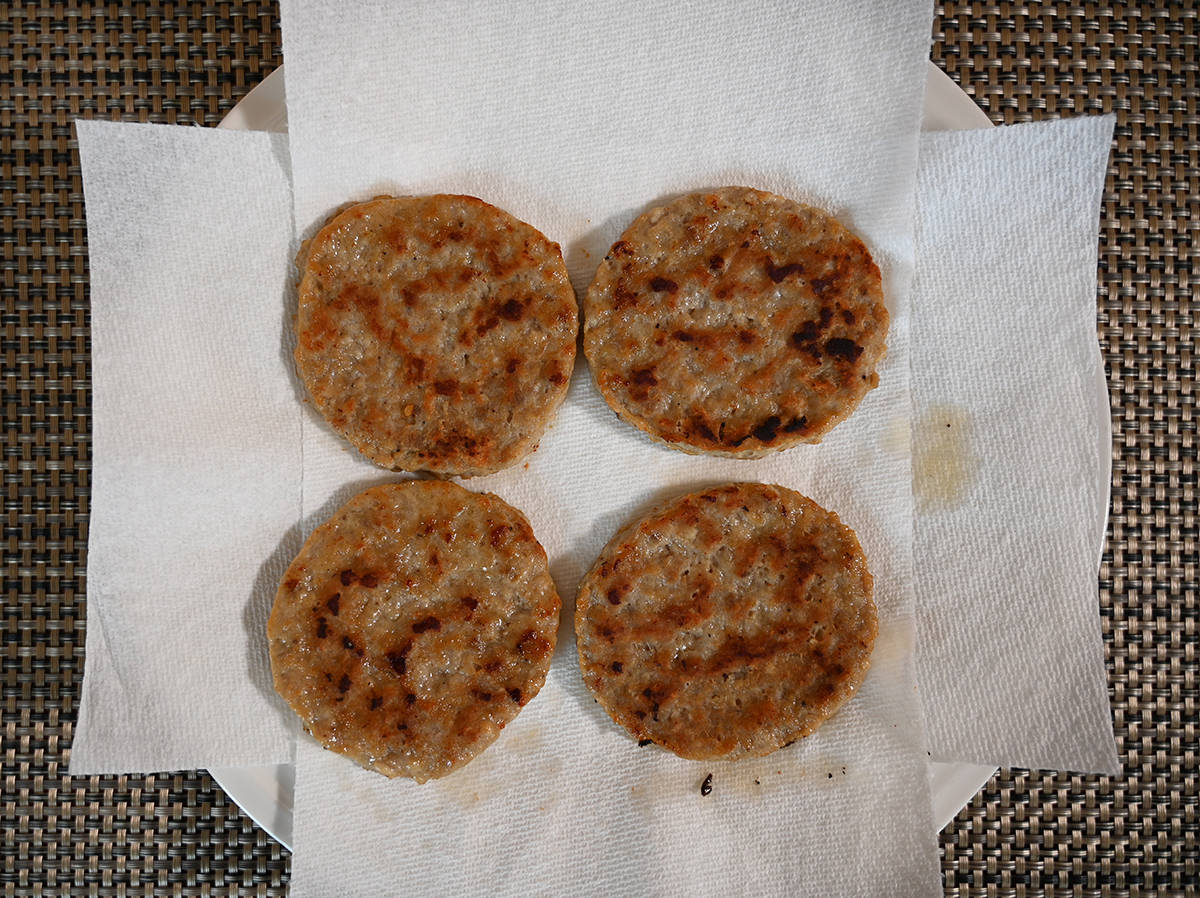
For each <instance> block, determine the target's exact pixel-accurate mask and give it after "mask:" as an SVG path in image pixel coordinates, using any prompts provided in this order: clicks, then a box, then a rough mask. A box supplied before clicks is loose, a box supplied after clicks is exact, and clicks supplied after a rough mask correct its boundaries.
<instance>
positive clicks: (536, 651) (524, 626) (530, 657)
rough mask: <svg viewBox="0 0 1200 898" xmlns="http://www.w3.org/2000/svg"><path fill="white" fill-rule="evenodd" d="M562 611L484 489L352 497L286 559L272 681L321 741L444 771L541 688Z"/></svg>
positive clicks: (443, 486) (514, 520) (406, 487)
mask: <svg viewBox="0 0 1200 898" xmlns="http://www.w3.org/2000/svg"><path fill="white" fill-rule="evenodd" d="M559 607H560V602H559V598H558V594H557V592H555V589H554V583H553V581H551V579H550V573H549V570H548V567H547V563H546V553H545V552H544V551H543V550H542V547H541V546H540V545H539V544H538V542H537V540H536V539H535V538H534V535H533V531H532V530H531V529H530V526H529V522H528V521H527V520H525V516H524V515H522V514H521V513H520V512H519V511H517V510H516V509H515V508H513V507H511V506H510V505H507V504H506V503H504V502H503V501H501V500H500V499H499V498H497V497H496V496H493V495H490V494H488V493H472V492H468V491H467V490H464V489H463V488H462V487H460V486H457V485H455V484H453V483H445V482H441V481H408V482H404V483H393V484H388V485H386V486H377V487H374V488H372V489H369V490H366V491H365V492H362V493H359V494H358V495H357V496H355V497H354V498H353V499H351V500H350V501H349V502H347V503H346V504H345V505H344V506H342V508H340V509H339V510H338V511H337V512H336V513H335V514H334V515H333V517H331V518H330V519H329V520H328V521H327V522H326V523H324V524H322V525H321V526H320V527H318V528H317V529H316V530H315V531H313V534H312V536H310V537H309V538H308V541H307V542H306V543H305V544H304V548H303V549H301V550H300V554H299V555H298V556H297V557H296V560H295V561H293V562H292V564H291V567H289V568H288V570H287V573H286V574H284V577H283V582H282V584H281V585H280V587H279V592H278V594H277V595H276V597H275V606H274V608H273V609H272V610H271V618H270V621H269V623H268V625H267V635H268V638H269V640H270V650H271V669H272V671H273V673H274V676H275V688H276V689H277V690H278V691H279V694H280V695H282V696H283V697H284V698H285V699H287V701H288V703H289V704H290V705H291V706H292V708H293V709H294V710H295V711H296V713H297V714H299V715H300V718H301V719H302V720H303V721H304V725H305V727H306V728H307V729H308V731H309V732H310V733H312V734H313V736H315V737H316V738H317V739H319V740H320V741H321V742H322V743H323V744H324V745H325V747H326V748H329V749H331V750H333V751H337V752H340V753H342V754H344V755H346V756H348V757H350V758H351V759H353V760H354V761H356V762H357V763H359V764H361V765H362V766H363V767H367V768H370V769H371V770H376V771H378V772H379V773H383V774H386V775H387V776H408V777H412V778H413V779H415V780H416V781H417V782H424V781H425V780H427V779H430V778H433V777H439V776H445V775H446V774H447V773H450V772H451V771H452V770H454V769H456V768H457V767H460V766H462V765H463V764H465V763H467V762H468V761H470V760H471V759H472V758H473V757H475V756H476V755H477V754H479V753H480V752H481V751H483V750H484V749H485V748H487V747H488V746H489V745H491V744H492V742H493V741H494V740H495V739H496V737H497V736H498V735H499V734H500V730H501V729H502V728H503V727H504V726H505V724H507V723H508V722H509V721H511V720H512V719H513V718H514V717H516V716H517V713H518V712H519V711H520V710H521V708H522V707H523V706H524V705H525V704H526V703H527V702H528V701H529V700H530V699H532V698H533V697H534V696H535V695H537V693H538V690H539V689H541V688H542V683H543V682H545V679H546V671H547V670H548V669H549V667H550V657H551V655H552V654H553V653H554V642H555V636H556V634H557V626H558V612H559Z"/></svg>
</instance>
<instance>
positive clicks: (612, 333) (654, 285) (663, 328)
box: [583, 187, 888, 458]
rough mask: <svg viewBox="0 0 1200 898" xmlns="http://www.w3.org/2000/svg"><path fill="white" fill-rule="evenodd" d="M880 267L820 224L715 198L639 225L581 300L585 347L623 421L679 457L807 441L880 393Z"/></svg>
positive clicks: (824, 218) (693, 200) (744, 194)
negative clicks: (876, 391)
mask: <svg viewBox="0 0 1200 898" xmlns="http://www.w3.org/2000/svg"><path fill="white" fill-rule="evenodd" d="M887 329H888V313H887V308H886V307H885V306H884V303H883V290H882V286H881V281H880V274H879V268H878V267H877V266H876V265H875V263H874V261H872V259H871V255H870V253H869V252H868V251H867V248H866V247H865V246H864V245H863V242H862V241H861V240H859V239H858V238H857V237H856V236H854V234H852V233H851V232H850V231H848V230H847V229H846V228H845V227H844V226H843V225H842V224H841V223H839V222H838V221H837V220H836V219H834V218H833V217H831V216H829V215H827V214H826V213H824V212H821V211H820V210H818V209H813V208H811V207H808V206H804V205H801V204H799V203H796V202H793V201H792V200H788V199H785V198H784V197H781V196H776V195H774V194H770V193H764V192H762V191H760V190H753V189H751V188H748V187H726V188H723V189H721V190H716V191H713V192H711V193H695V194H690V195H688V196H684V197H681V198H680V199H677V200H675V201H674V202H671V203H669V204H667V205H666V206H662V207H660V208H657V209H652V210H651V211H649V212H647V213H646V214H645V215H642V216H641V217H640V218H638V219H637V220H636V221H634V222H633V224H632V225H630V226H629V229H628V230H627V231H626V232H625V233H624V234H623V235H621V239H620V240H618V241H617V242H616V243H615V244H613V246H612V249H610V250H609V252H608V255H607V256H605V258H604V261H603V262H602V263H601V265H600V267H599V270H598V271H597V272H596V278H595V280H594V281H593V282H592V285H591V287H590V288H589V289H588V293H587V298H586V300H585V301H584V328H583V349H584V353H585V354H586V355H587V358H588V361H589V363H590V364H591V367H592V373H593V376H594V377H595V380H596V385H597V386H598V387H599V389H600V392H601V393H602V394H603V395H604V398H605V400H606V401H607V402H608V404H609V405H610V406H612V408H613V409H614V410H615V411H616V412H617V414H618V415H620V416H621V417H622V418H623V419H625V420H626V421H628V422H629V423H630V424H633V425H634V426H635V427H638V428H640V429H641V430H644V431H646V432H647V433H648V434H650V436H652V437H654V438H656V439H658V440H661V441H664V442H666V443H667V444H668V445H671V446H674V447H676V448H678V449H682V450H683V451H685V452H692V453H705V454H712V455H726V456H733V457H737V458H756V457H759V456H763V455H766V454H768V453H770V452H772V451H775V450H779V449H784V448H787V447H788V446H794V445H796V444H797V443H802V442H807V443H816V442H820V440H821V437H822V436H823V435H824V434H825V433H826V432H828V431H829V430H830V428H832V427H833V426H834V425H835V424H837V423H838V422H839V421H842V420H843V419H845V418H846V417H848V416H849V415H850V413H851V412H853V411H854V409H855V408H856V407H857V406H858V404H859V402H860V401H861V400H862V398H863V396H864V395H866V393H867V392H868V391H870V390H871V389H873V388H874V387H875V386H876V384H877V383H878V381H879V379H878V375H877V373H876V370H875V369H876V366H877V365H878V364H879V362H880V360H881V359H882V358H883V356H884V353H885V352H886V349H887V347H886V339H887Z"/></svg>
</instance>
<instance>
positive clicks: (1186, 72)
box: [933, 3, 1200, 896]
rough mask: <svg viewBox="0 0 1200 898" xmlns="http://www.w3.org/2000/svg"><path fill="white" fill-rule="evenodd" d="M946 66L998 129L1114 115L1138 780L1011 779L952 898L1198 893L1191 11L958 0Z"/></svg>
mask: <svg viewBox="0 0 1200 898" xmlns="http://www.w3.org/2000/svg"><path fill="white" fill-rule="evenodd" d="M939 13H940V14H939V17H938V21H937V22H936V23H935V26H934V50H933V57H934V60H935V61H936V62H937V63H938V64H939V65H940V66H941V67H942V68H943V69H944V70H945V71H946V72H947V73H948V74H949V75H950V76H951V77H952V78H954V80H955V81H957V82H958V83H959V84H960V85H961V86H962V87H963V88H964V89H966V91H967V92H968V93H969V94H971V95H972V96H973V97H974V98H975V101H976V102H977V103H978V104H979V105H980V106H982V107H983V109H984V110H985V111H986V112H987V113H988V115H989V116H990V117H991V119H992V121H993V122H996V123H1002V122H1003V123H1012V122H1021V121H1030V120H1038V119H1043V118H1051V117H1056V116H1063V115H1077V114H1083V113H1096V112H1116V113H1117V127H1116V149H1115V151H1114V154H1113V156H1112V159H1111V160H1110V169H1109V176H1108V180H1107V183H1106V187H1105V196H1104V203H1103V207H1102V213H1101V215H1102V221H1101V232H1100V271H1099V316H1098V327H1099V334H1100V344H1101V349H1102V351H1103V353H1104V356H1105V361H1106V364H1107V366H1108V380H1109V397H1110V401H1111V405H1112V410H1113V411H1112V422H1113V445H1114V449H1113V479H1112V513H1111V521H1110V525H1109V532H1108V547H1107V550H1106V551H1105V553H1104V558H1103V561H1102V563H1101V569H1100V603H1101V614H1102V620H1103V631H1104V639H1105V647H1106V655H1107V660H1108V667H1109V688H1110V694H1111V697H1112V703H1113V712H1114V727H1115V730H1116V737H1117V748H1118V753H1119V755H1120V757H1121V759H1122V762H1123V763H1124V768H1125V770H1124V775H1123V776H1121V777H1092V776H1071V775H1069V774H1053V773H1043V772H1038V771H1022V770H1002V771H1000V772H999V773H998V774H997V775H996V776H995V777H993V779H992V781H991V782H990V783H989V784H988V785H987V787H986V788H985V789H984V791H983V792H982V793H981V794H980V795H978V796H976V798H975V799H974V800H973V801H972V802H971V804H970V805H969V806H968V807H967V808H965V809H964V810H963V811H962V812H961V813H960V814H959V815H958V818H957V820H956V821H955V822H954V824H952V825H951V826H949V827H947V829H946V830H945V831H944V832H943V833H942V847H943V852H944V859H943V874H944V882H945V889H946V894H947V895H989V896H990V895H998V896H1003V895H1043V894H1046V895H1056V896H1057V895H1072V896H1075V895H1103V896H1109V895H1112V896H1125V895H1130V896H1138V895H1194V894H1197V888H1198V887H1197V877H1200V868H1198V864H1197V852H1198V848H1197V834H1196V830H1197V817H1196V805H1197V794H1196V793H1197V789H1196V779H1197V748H1198V744H1197V722H1196V721H1197V700H1196V692H1197V676H1196V668H1197V657H1196V655H1197V651H1196V644H1197V627H1196V618H1197V603H1196V561H1197V555H1196V499H1197V494H1196V419H1195V413H1196V404H1195V387H1194V382H1195V375H1196V369H1195V360H1194V355H1195V344H1194V340H1193V331H1192V325H1193V312H1192V308H1193V302H1194V297H1193V293H1194V291H1195V285H1196V283H1197V276H1196V275H1193V273H1192V267H1193V262H1194V260H1195V259H1196V258H1197V251H1196V248H1195V245H1194V244H1195V237H1196V231H1197V229H1200V159H1198V150H1200V118H1198V116H1197V100H1198V99H1200V82H1198V77H1197V68H1198V65H1200V54H1198V53H1197V34H1198V31H1200V29H1198V27H1197V12H1196V8H1195V6H1194V4H1184V3H1178V4H1171V5H1167V4H1161V5H1159V4H1151V3H1144V4H1140V5H1135V4H1129V5H1127V6H1123V7H1121V8H1117V9H1114V10H1107V9H1105V8H1103V7H1100V6H1099V5H1098V4H1093V3H1088V4H1079V3H1043V4H1035V3H1028V4H1024V3H995V4H982V3H963V4H953V5H952V4H945V5H944V7H943V8H941V9H940V10H939Z"/></svg>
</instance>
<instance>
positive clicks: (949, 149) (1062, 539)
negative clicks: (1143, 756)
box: [913, 116, 1120, 773]
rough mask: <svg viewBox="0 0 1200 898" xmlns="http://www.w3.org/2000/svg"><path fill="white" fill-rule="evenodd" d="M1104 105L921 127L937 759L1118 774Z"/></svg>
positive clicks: (920, 396)
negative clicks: (1104, 340)
mask: <svg viewBox="0 0 1200 898" xmlns="http://www.w3.org/2000/svg"><path fill="white" fill-rule="evenodd" d="M1113 121H1114V118H1113V117H1112V116H1098V117H1085V118H1077V119H1068V120H1063V121H1050V122H1042V123H1038V124H1025V125H1016V126H1013V127H1006V128H995V129H992V130H987V131H969V132H948V133H944V134H929V135H925V136H924V137H923V138H922V142H921V158H920V180H919V187H918V192H917V212H918V229H917V232H918V242H917V258H918V264H917V276H916V280H915V282H914V287H913V297H914V298H913V308H914V314H913V335H914V340H913V346H914V349H913V396H914V405H915V417H914V427H913V454H914V481H913V483H914V492H915V494H916V512H917V514H916V519H915V531H916V537H915V539H916V543H915V546H916V548H915V552H916V567H917V586H918V597H919V599H918V628H917V633H918V679H919V681H920V684H921V693H922V697H923V703H924V707H925V714H926V718H927V721H928V726H929V731H930V743H931V746H932V749H933V752H934V757H936V758H944V759H948V760H966V761H975V762H980V763H992V764H1000V765H1004V766H1014V767H1041V768H1050V769H1056V770H1076V771H1089V772H1098V773H1116V772H1118V771H1119V769H1120V765H1119V763H1118V760H1117V753H1116V746H1115V744H1114V741H1113V733H1112V723H1111V717H1110V712H1109V701H1108V691H1107V689H1106V679H1105V672H1104V651H1103V645H1102V643H1101V638H1100V618H1099V600H1098V595H1097V578H1096V575H1097V571H1096V568H1097V563H1098V555H1097V552H1098V547H1099V546H1100V543H1101V540H1102V538H1103V529H1102V528H1103V522H1104V508H1105V504H1106V502H1107V491H1106V489H1105V484H1104V482H1103V481H1104V473H1103V472H1104V470H1105V466H1104V464H1103V459H1102V458H1101V457H1100V455H1099V452H1100V449H1099V447H1098V445H1097V444H1098V442H1099V440H1098V437H1099V434H1098V432H1097V417H1096V411H1095V409H1096V403H1097V399H1096V390H1095V379H1094V377H1093V374H1094V372H1096V370H1097V366H1099V365H1100V355H1099V347H1098V345H1097V341H1096V246H1097V242H1098V237H1097V228H1098V224H1097V222H1098V220H1099V206H1100V194H1101V190H1102V188H1103V185H1104V174H1105V168H1106V162H1107V159H1108V152H1109V146H1110V143H1111V141H1112V130H1113Z"/></svg>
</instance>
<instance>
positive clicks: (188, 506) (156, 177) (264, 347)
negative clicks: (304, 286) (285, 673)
mask: <svg viewBox="0 0 1200 898" xmlns="http://www.w3.org/2000/svg"><path fill="white" fill-rule="evenodd" d="M76 128H77V133H78V136H79V152H80V157H81V160H82V165H83V186H84V197H85V200H86V205H87V225H88V251H89V257H90V264H91V335H92V425H93V426H92V452H93V467H92V484H91V513H90V518H89V531H88V559H87V658H86V663H85V668H84V681H83V693H82V699H81V707H80V712H79V722H78V724H77V727H76V730H75V738H74V742H73V744H72V747H71V762H70V769H71V773H72V774H81V773H104V772H120V773H125V772H132V771H154V770H175V769H191V768H195V767H208V766H218V765H232V764H267V763H273V762H279V761H286V760H288V759H289V758H290V756H291V748H290V732H291V722H290V716H289V715H285V708H284V706H283V704H282V702H281V701H280V700H279V699H278V698H277V696H276V695H275V693H274V690H273V689H272V688H271V677H270V671H269V669H268V666H267V657H266V651H265V634H264V628H265V624H266V615H267V612H268V611H269V602H270V600H271V598H272V596H273V595H274V591H275V587H276V584H277V583H278V578H279V576H280V574H281V573H282V571H283V569H284V566H285V565H286V564H287V562H288V561H289V560H290V558H291V556H292V554H293V553H294V552H295V550H296V548H298V543H297V537H298V527H297V526H296V525H297V520H298V516H299V510H300V502H299V498H300V497H299V482H298V477H297V474H298V471H299V468H300V459H299V411H298V406H297V402H296V396H295V395H294V392H293V388H292V385H291V381H290V380H289V375H288V367H287V363H286V361H285V359H284V358H283V353H282V351H281V345H280V333H281V330H282V324H283V319H284V314H285V301H284V296H285V283H286V279H287V278H288V264H289V247H290V246H291V240H292V220H291V192H290V188H289V183H288V160H287V151H286V140H285V139H284V138H281V137H278V136H273V135H267V134H252V133H234V132H225V131H210V130H201V129H199V128H174V127H164V126H158V125H134V124H115V123H111V122H85V121H80V122H77V123H76Z"/></svg>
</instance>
